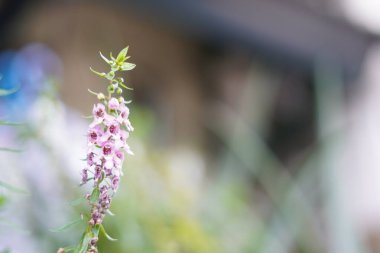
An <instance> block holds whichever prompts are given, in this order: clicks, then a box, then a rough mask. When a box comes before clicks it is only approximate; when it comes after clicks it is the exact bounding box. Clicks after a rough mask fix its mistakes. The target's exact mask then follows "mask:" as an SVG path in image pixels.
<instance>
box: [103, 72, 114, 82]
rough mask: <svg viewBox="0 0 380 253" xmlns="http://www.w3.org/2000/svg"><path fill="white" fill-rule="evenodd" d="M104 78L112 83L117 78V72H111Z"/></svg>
mask: <svg viewBox="0 0 380 253" xmlns="http://www.w3.org/2000/svg"><path fill="white" fill-rule="evenodd" d="M104 77H105V78H107V79H108V80H110V81H111V80H113V78H114V77H115V72H114V71H110V72H108V73H107V74H106V75H105V76H104Z"/></svg>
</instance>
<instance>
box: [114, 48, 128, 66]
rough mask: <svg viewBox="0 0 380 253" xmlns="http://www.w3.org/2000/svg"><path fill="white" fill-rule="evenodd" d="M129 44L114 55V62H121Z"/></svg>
mask: <svg viewBox="0 0 380 253" xmlns="http://www.w3.org/2000/svg"><path fill="white" fill-rule="evenodd" d="M128 48H129V46H127V47H125V48H124V49H122V50H121V51H120V53H119V54H118V55H117V57H116V62H118V63H121V62H123V61H124V60H125V57H126V56H127V53H128Z"/></svg>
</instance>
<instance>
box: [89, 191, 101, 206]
mask: <svg viewBox="0 0 380 253" xmlns="http://www.w3.org/2000/svg"><path fill="white" fill-rule="evenodd" d="M99 195H100V191H99V188H95V189H94V190H93V191H92V193H91V197H90V202H91V203H92V204H95V203H96V202H97V201H98V199H99Z"/></svg>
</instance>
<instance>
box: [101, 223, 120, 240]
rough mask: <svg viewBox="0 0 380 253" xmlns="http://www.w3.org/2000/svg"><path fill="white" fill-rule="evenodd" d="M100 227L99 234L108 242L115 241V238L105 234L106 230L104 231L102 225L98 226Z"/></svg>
mask: <svg viewBox="0 0 380 253" xmlns="http://www.w3.org/2000/svg"><path fill="white" fill-rule="evenodd" d="M99 226H100V232H101V233H102V234H103V235H104V236H105V237H106V238H107V239H108V240H110V241H113V242H114V241H117V239H115V238H112V237H111V236H110V235H109V234H107V232H106V230H105V229H104V227H103V225H102V224H99Z"/></svg>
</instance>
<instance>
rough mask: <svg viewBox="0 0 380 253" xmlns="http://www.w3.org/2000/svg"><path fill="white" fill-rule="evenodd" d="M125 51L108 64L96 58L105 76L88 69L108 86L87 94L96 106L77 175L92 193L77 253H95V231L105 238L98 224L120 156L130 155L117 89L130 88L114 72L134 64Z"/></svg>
mask: <svg viewBox="0 0 380 253" xmlns="http://www.w3.org/2000/svg"><path fill="white" fill-rule="evenodd" d="M127 50H128V48H125V49H123V50H122V51H121V52H120V53H119V54H118V56H117V58H114V57H112V55H111V59H110V60H109V59H107V58H105V57H104V56H103V55H102V54H100V55H101V57H102V58H103V59H104V60H105V61H106V62H107V63H108V64H109V65H110V67H111V70H110V71H109V72H108V73H99V72H96V71H94V70H92V69H91V70H92V71H93V72H94V73H95V74H97V75H99V76H100V77H103V78H106V79H107V80H108V82H109V84H108V87H107V91H108V95H107V96H105V95H104V94H103V93H95V92H93V91H90V90H89V91H90V93H92V94H94V95H96V96H97V98H98V99H99V100H100V102H99V103H97V104H95V105H94V107H93V110H92V118H93V121H92V122H91V123H90V125H89V128H88V132H87V143H88V146H87V159H86V161H87V164H86V166H85V168H83V170H82V172H81V176H82V180H81V181H82V182H81V183H82V185H83V184H86V183H88V182H92V183H93V184H92V191H91V192H90V193H87V194H86V199H87V200H88V203H89V205H90V207H91V213H90V215H89V217H88V227H87V230H86V232H85V233H84V235H83V237H82V241H81V242H80V245H79V246H78V248H77V251H78V252H80V253H82V252H83V253H84V252H86V253H96V252H98V250H97V246H96V243H97V241H98V234H99V231H100V232H103V233H104V234H105V235H106V237H108V238H109V236H108V235H107V234H106V232H105V230H104V227H103V225H102V222H103V219H104V216H105V215H106V213H107V212H109V208H110V205H111V201H112V197H113V195H114V194H115V192H116V191H117V189H118V187H119V182H120V176H122V175H123V172H122V165H123V161H124V154H125V153H127V154H130V155H133V153H132V151H131V149H130V147H129V146H128V144H127V139H128V137H129V133H130V132H132V131H133V127H132V125H131V122H130V121H129V108H128V107H127V104H128V103H129V102H127V101H125V100H124V98H123V96H121V94H122V91H123V90H122V89H121V87H124V88H126V89H130V88H129V87H127V86H126V85H125V84H124V79H123V78H121V77H116V73H117V71H126V70H131V69H133V68H134V67H135V65H134V64H132V63H128V62H125V60H126V59H128V57H127V56H126V54H127ZM115 95H116V96H117V97H115Z"/></svg>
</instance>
